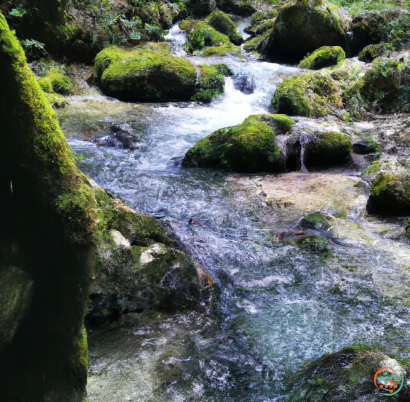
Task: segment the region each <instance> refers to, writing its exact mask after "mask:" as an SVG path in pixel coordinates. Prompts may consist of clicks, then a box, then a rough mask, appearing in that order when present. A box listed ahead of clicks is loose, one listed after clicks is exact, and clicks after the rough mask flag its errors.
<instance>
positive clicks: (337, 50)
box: [299, 46, 346, 70]
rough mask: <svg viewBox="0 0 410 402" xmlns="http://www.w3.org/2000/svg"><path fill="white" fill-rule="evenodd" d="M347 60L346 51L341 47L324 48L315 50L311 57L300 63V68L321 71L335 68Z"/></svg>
mask: <svg viewBox="0 0 410 402" xmlns="http://www.w3.org/2000/svg"><path fill="white" fill-rule="evenodd" d="M345 58H346V54H345V52H344V50H343V49H342V48H341V47H340V46H323V47H321V48H319V49H317V50H315V51H314V52H313V53H312V54H311V55H310V56H308V57H305V58H304V59H303V60H302V61H301V62H300V63H299V67H300V68H306V69H308V70H319V69H321V68H325V67H330V66H335V65H337V64H339V63H341V62H342V61H343V60H344V59H345Z"/></svg>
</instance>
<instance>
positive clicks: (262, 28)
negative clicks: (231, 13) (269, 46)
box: [245, 20, 275, 36]
mask: <svg viewBox="0 0 410 402" xmlns="http://www.w3.org/2000/svg"><path fill="white" fill-rule="evenodd" d="M274 27H275V21H273V20H267V21H263V22H261V23H259V24H257V25H254V26H250V27H246V28H245V32H246V33H248V34H250V35H252V36H256V35H262V34H264V33H265V32H266V31H268V30H272V29H273V28H274Z"/></svg>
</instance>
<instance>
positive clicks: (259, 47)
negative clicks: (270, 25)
mask: <svg viewBox="0 0 410 402" xmlns="http://www.w3.org/2000/svg"><path fill="white" fill-rule="evenodd" d="M272 32H273V29H269V30H268V31H266V32H265V33H264V34H262V35H259V36H255V37H254V38H251V39H249V40H247V41H246V42H245V45H244V49H245V50H246V51H247V52H259V53H261V54H264V53H265V50H266V48H267V46H268V44H269V37H270V35H271V34H272Z"/></svg>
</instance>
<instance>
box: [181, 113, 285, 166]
mask: <svg viewBox="0 0 410 402" xmlns="http://www.w3.org/2000/svg"><path fill="white" fill-rule="evenodd" d="M263 116H264V115H259V116H249V117H248V118H247V119H246V120H245V121H244V122H243V123H242V124H240V125H238V126H234V127H227V128H222V129H220V130H218V131H216V132H215V133H213V134H211V135H209V136H208V137H206V138H204V139H202V140H201V141H199V142H198V143H197V144H196V145H195V146H194V147H192V148H191V149H190V150H189V151H188V152H187V154H186V155H185V158H184V160H183V163H182V164H183V166H185V167H208V168H222V169H228V170H234V171H237V172H247V173H252V172H283V171H284V170H285V161H286V158H285V156H284V155H283V154H282V151H281V149H280V148H279V147H278V145H277V143H276V138H275V133H274V131H273V129H272V128H271V127H269V126H268V125H267V124H266V123H264V122H263V120H262V119H263Z"/></svg>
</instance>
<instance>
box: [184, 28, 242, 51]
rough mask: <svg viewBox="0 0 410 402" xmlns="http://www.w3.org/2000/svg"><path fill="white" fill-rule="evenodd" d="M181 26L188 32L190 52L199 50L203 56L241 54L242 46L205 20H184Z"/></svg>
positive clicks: (188, 49)
mask: <svg viewBox="0 0 410 402" xmlns="http://www.w3.org/2000/svg"><path fill="white" fill-rule="evenodd" d="M179 26H180V28H181V29H182V30H184V31H186V32H187V34H188V40H189V45H188V46H186V50H187V52H188V53H193V52H194V51H197V52H198V51H199V50H202V49H203V50H202V52H200V55H201V56H204V57H208V56H213V55H217V56H224V55H225V54H234V55H239V54H240V53H241V49H240V47H238V46H236V45H234V44H233V43H232V42H231V41H230V40H229V37H228V36H226V35H224V34H223V33H221V32H219V31H217V30H216V29H214V28H212V27H211V26H209V25H208V24H207V23H206V22H205V21H195V20H184V21H182V22H181V23H180V25H179Z"/></svg>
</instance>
